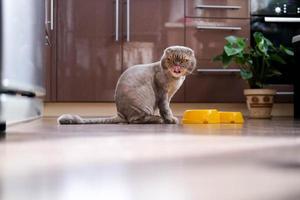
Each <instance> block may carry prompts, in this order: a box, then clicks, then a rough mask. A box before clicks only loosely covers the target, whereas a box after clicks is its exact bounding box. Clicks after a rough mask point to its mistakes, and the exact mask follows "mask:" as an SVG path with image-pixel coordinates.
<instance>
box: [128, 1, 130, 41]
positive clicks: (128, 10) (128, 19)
mask: <svg viewBox="0 0 300 200" xmlns="http://www.w3.org/2000/svg"><path fill="white" fill-rule="evenodd" d="M129 41H130V0H127V42H129Z"/></svg>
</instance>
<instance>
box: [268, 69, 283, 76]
mask: <svg viewBox="0 0 300 200" xmlns="http://www.w3.org/2000/svg"><path fill="white" fill-rule="evenodd" d="M281 74H282V73H281V72H280V71H278V70H276V69H272V70H270V71H269V73H268V74H267V77H273V76H280V75H281Z"/></svg>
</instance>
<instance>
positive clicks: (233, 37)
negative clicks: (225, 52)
mask: <svg viewBox="0 0 300 200" xmlns="http://www.w3.org/2000/svg"><path fill="white" fill-rule="evenodd" d="M225 40H226V41H227V42H229V43H231V44H233V43H236V41H237V40H238V38H237V37H236V36H233V35H230V36H227V37H225Z"/></svg>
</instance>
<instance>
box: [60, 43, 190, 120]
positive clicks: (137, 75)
mask: <svg viewBox="0 0 300 200" xmlns="http://www.w3.org/2000/svg"><path fill="white" fill-rule="evenodd" d="M195 66H196V59H195V55H194V52H193V50H192V49H190V48H188V47H184V46H171V47H168V48H167V49H165V51H164V54H163V56H162V58H161V60H160V61H158V62H155V63H151V64H143V65H136V66H133V67H130V68H128V69H127V70H126V71H125V72H124V73H123V74H122V75H121V77H120V78H119V80H118V83H117V87H116V91H115V102H116V106H117V111H118V114H117V115H116V116H114V117H109V118H81V117H80V116H78V115H70V114H64V115H62V116H60V117H59V118H58V120H57V121H58V123H59V124H117V123H130V124H162V123H166V124H176V123H178V119H177V118H176V117H174V116H173V114H172V111H171V109H170V101H171V98H172V97H173V95H174V94H175V93H176V91H177V90H178V89H179V88H180V86H181V85H182V83H183V81H184V80H185V76H186V75H188V74H191V73H192V71H193V70H194V68H195ZM157 109H159V113H160V115H155V113H156V112H155V111H156V110H157Z"/></svg>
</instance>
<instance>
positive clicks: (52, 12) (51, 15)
mask: <svg viewBox="0 0 300 200" xmlns="http://www.w3.org/2000/svg"><path fill="white" fill-rule="evenodd" d="M53 1H54V0H51V1H50V9H51V10H50V30H51V31H53V29H54V2H53Z"/></svg>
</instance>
